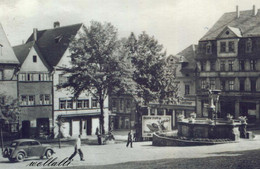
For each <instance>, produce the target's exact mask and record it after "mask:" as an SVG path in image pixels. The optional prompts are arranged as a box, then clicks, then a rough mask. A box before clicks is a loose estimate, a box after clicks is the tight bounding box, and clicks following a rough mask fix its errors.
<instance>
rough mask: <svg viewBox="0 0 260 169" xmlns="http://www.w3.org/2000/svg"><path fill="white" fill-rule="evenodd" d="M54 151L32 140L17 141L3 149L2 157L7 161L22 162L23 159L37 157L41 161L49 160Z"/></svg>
mask: <svg viewBox="0 0 260 169" xmlns="http://www.w3.org/2000/svg"><path fill="white" fill-rule="evenodd" d="M53 154H54V151H53V149H52V148H51V147H49V146H43V145H42V144H41V143H40V142H39V141H37V140H33V139H18V140H14V141H12V143H11V144H10V145H9V146H7V147H5V149H4V151H3V157H4V158H8V159H9V161H11V162H14V161H18V162H20V161H23V160H24V159H25V158H28V157H34V156H39V157H40V158H41V159H42V158H44V157H46V158H50V157H51V156H52V155H53Z"/></svg>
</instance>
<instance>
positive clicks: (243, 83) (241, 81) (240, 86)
mask: <svg viewBox="0 0 260 169" xmlns="http://www.w3.org/2000/svg"><path fill="white" fill-rule="evenodd" d="M239 90H240V91H245V80H240V81H239Z"/></svg>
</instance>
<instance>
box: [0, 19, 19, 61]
mask: <svg viewBox="0 0 260 169" xmlns="http://www.w3.org/2000/svg"><path fill="white" fill-rule="evenodd" d="M1 63H2V64H19V61H18V59H17V58H16V56H15V54H14V51H13V48H12V47H11V45H10V42H9V41H8V39H7V37H6V34H5V32H4V29H3V27H2V25H1V24H0V64H1Z"/></svg>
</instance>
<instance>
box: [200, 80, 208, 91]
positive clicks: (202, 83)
mask: <svg viewBox="0 0 260 169" xmlns="http://www.w3.org/2000/svg"><path fill="white" fill-rule="evenodd" d="M206 85H207V81H206V80H205V79H203V80H201V89H205V88H206Z"/></svg>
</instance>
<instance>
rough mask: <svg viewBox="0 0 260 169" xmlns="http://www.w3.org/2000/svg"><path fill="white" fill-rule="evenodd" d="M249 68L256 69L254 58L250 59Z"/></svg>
mask: <svg viewBox="0 0 260 169" xmlns="http://www.w3.org/2000/svg"><path fill="white" fill-rule="evenodd" d="M250 70H256V60H250Z"/></svg>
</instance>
